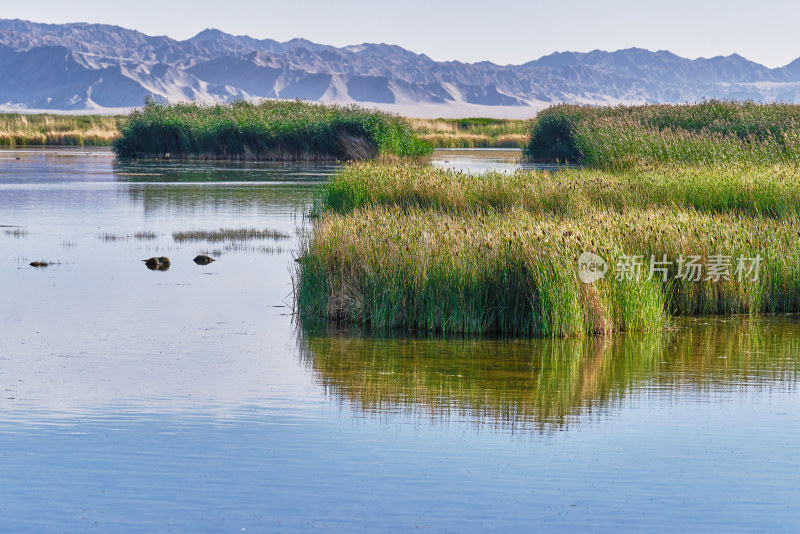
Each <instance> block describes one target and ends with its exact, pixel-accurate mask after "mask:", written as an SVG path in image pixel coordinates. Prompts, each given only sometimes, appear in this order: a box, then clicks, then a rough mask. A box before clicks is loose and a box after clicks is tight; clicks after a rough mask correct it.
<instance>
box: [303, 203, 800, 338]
mask: <svg viewBox="0 0 800 534" xmlns="http://www.w3.org/2000/svg"><path fill="white" fill-rule="evenodd" d="M798 227H800V219H798V217H797V216H788V217H786V218H782V219H774V218H764V217H749V216H744V215H739V214H713V215H712V214H704V213H700V212H697V211H695V210H677V211H673V210H669V209H659V208H647V209H631V210H626V211H624V212H622V213H620V212H617V211H612V210H597V211H595V212H593V213H587V214H584V215H580V216H569V217H564V216H556V215H552V214H546V215H540V214H532V213H530V212H527V211H525V210H521V209H518V208H512V209H509V210H505V211H502V212H493V211H491V212H473V213H458V214H452V213H446V212H441V211H431V210H418V209H404V208H397V207H388V208H385V207H373V208H366V209H361V208H357V209H355V210H353V211H352V212H350V213H348V214H344V215H341V214H336V213H331V212H328V213H325V214H323V215H322V217H321V218H320V219H318V221H317V222H316V224H315V232H314V234H313V236H312V237H310V238H309V239H308V240H307V241H306V243H305V245H304V247H303V250H302V256H301V258H299V262H300V263H299V266H300V267H299V269H298V271H297V273H296V279H297V289H296V298H297V305H298V307H299V309H300V310H301V311H302V312H304V313H310V314H311V315H316V316H322V317H327V318H328V319H329V320H333V321H341V322H344V323H349V324H359V325H364V326H369V327H377V328H402V329H407V330H424V331H437V332H459V333H475V334H486V333H503V334H511V335H522V336H562V335H575V334H584V333H608V332H611V331H639V330H657V329H661V328H663V327H664V326H665V324H667V323H668V318H669V317H670V316H671V315H685V314H714V313H757V312H797V311H800V231H798V229H797V228H798ZM584 252H592V253H594V254H597V255H599V256H600V257H602V258H603V259H604V260H605V261H606V262H607V263H608V265H609V266H610V271H609V274H608V276H606V277H605V278H602V279H600V280H598V281H597V282H595V283H594V284H586V283H583V282H582V281H581V280H580V279H579V269H578V258H579V257H580V256H581V254H582V253H584ZM688 256H697V257H699V258H701V260H702V262H703V263H704V264H705V265H708V264H710V263H713V262H714V258H718V257H725V258H727V259H728V260H727V261H728V262H729V263H730V264H731V265H730V266H729V267H730V268H729V270H728V272H727V274H726V275H725V276H724V277H722V278H720V279H706V278H705V276H706V274H705V273H703V277H702V278H701V279H699V280H696V281H695V280H691V279H684V280H680V279H678V275H679V269H681V267H680V265H681V264H682V263H681V262H683V261H685V259H686V258H687V257H688ZM634 257H638V258H640V259H644V258H647V259H648V260H649V259H650V258H657V260H658V261H660V262H663V264H664V265H665V266H666V267H664V270H665V272H664V273H663V276H662V275H661V273H658V272H656V273H654V274H655V276H648V273H647V272H646V269H647V268H646V267H643V268H642V269H641V270H640V275H639V276H637V277H636V278H634V277H633V273H626V272H625V271H621V272H619V273H615V270H616V266H620V265H624V264H625V262H626V261H629V260H630V258H634ZM751 258H759V262H760V263H759V265H758V269H759V271H758V274H757V275H756V276H755V277H752V276H750V275H749V274H748V273H747V272H745V270H744V269H742V270H740V271H739V272H738V274H737V269H738V268H739V267H741V266H742V265H743V264H744V261H745V260H746V259H751ZM740 263H741V264H742V265H739V264H740ZM751 266H752V264H750V265H749V266H748V269H749V268H750V267H751ZM735 268H736V269H735ZM617 274H620V276H617Z"/></svg>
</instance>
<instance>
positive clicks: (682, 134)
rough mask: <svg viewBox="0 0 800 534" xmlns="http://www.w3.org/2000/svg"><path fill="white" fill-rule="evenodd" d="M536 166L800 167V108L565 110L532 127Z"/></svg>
mask: <svg viewBox="0 0 800 534" xmlns="http://www.w3.org/2000/svg"><path fill="white" fill-rule="evenodd" d="M525 154H526V156H527V157H528V158H530V159H532V160H534V161H561V162H572V163H584V164H588V165H594V166H600V167H606V168H613V169H619V168H627V167H631V166H636V165H641V164H653V163H669V162H679V163H684V164H687V163H688V164H726V163H751V164H762V165H764V164H775V163H793V164H795V163H797V162H798V161H800V106H798V105H795V104H756V103H753V102H732V101H731V102H729V101H718V100H710V101H706V102H703V103H700V104H691V105H690V104H685V105H666V104H653V105H643V106H618V107H603V108H598V107H590V106H579V105H569V104H561V105H557V106H553V107H551V108H548V109H547V110H545V111H543V112H542V113H540V114H539V115H538V116H537V118H536V120H535V121H534V122H533V123H532V127H531V130H530V140H529V143H528V146H527V148H526V149H525Z"/></svg>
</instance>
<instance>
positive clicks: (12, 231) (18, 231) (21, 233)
mask: <svg viewBox="0 0 800 534" xmlns="http://www.w3.org/2000/svg"><path fill="white" fill-rule="evenodd" d="M29 233H30V232H28V231H27V230H25V229H24V228H18V227H14V228H6V229H5V230H3V234H5V235H7V236H9V237H17V238H20V237H25V236H27V235H28V234H29Z"/></svg>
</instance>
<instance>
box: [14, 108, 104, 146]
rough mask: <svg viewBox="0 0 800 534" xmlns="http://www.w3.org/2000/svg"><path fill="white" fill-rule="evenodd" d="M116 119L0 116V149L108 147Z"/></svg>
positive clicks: (76, 116) (41, 115) (65, 116)
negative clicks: (58, 146)
mask: <svg viewBox="0 0 800 534" xmlns="http://www.w3.org/2000/svg"><path fill="white" fill-rule="evenodd" d="M119 120H120V118H119V117H117V116H104V115H52V114H41V113H40V114H30V115H28V114H22V113H0V146H7V147H11V146H41V145H60V146H108V145H110V144H111V142H112V141H113V140H114V139H115V138H116V137H118V136H119V130H118V123H119Z"/></svg>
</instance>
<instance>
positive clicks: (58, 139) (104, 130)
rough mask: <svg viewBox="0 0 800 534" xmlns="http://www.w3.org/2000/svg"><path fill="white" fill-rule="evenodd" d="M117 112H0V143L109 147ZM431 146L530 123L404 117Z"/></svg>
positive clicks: (503, 139)
mask: <svg viewBox="0 0 800 534" xmlns="http://www.w3.org/2000/svg"><path fill="white" fill-rule="evenodd" d="M124 118H125V117H124V116H121V115H59V114H41V113H39V114H25V113H0V147H25V146H111V144H112V143H113V142H114V140H116V139H118V138H119V137H120V135H121V134H120V129H119V125H120V122H121V121H122V120H123V119H124ZM406 121H407V122H408V124H409V126H410V127H411V129H412V131H413V132H414V133H415V134H416V136H417V137H419V138H420V139H421V140H423V141H425V142H426V143H428V144H429V145H431V146H432V147H433V148H523V147H525V146H526V144H527V142H528V137H529V135H528V134H529V130H530V121H527V120H505V119H487V118H467V119H414V118H408V119H406Z"/></svg>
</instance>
